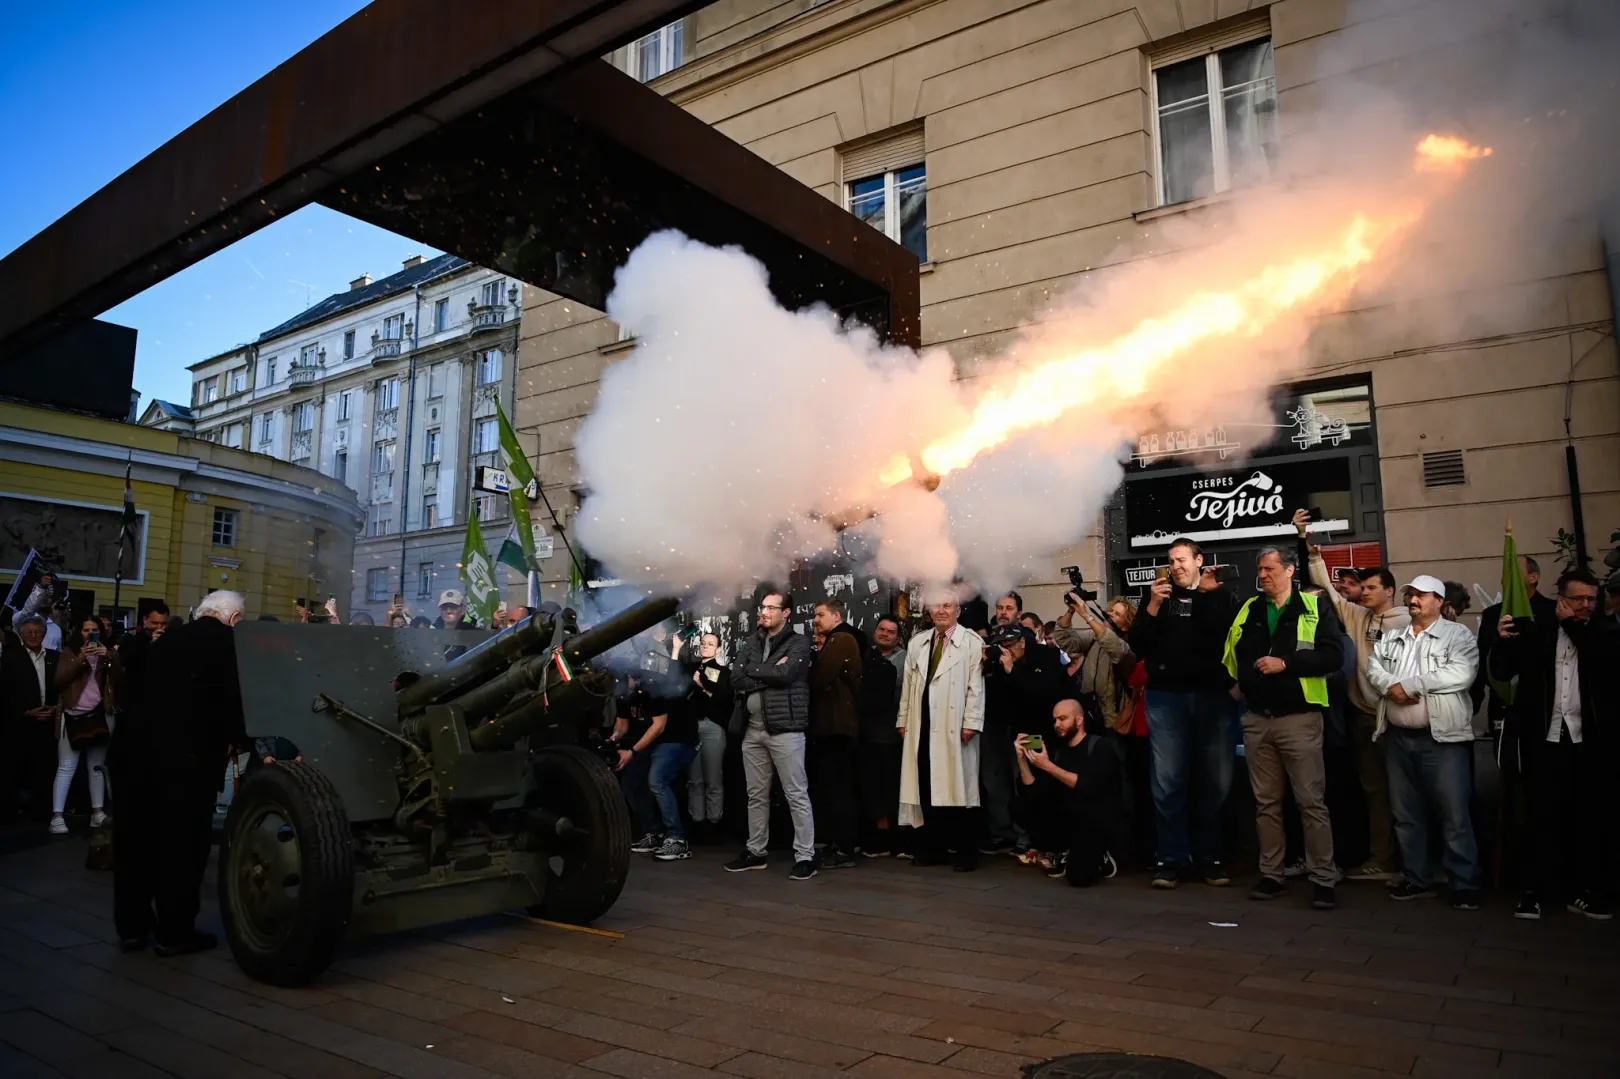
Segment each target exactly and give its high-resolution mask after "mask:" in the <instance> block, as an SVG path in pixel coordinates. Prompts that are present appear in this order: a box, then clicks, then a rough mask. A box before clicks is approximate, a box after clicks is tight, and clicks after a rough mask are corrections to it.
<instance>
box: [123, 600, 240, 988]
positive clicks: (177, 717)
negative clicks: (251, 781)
mask: <svg viewBox="0 0 1620 1079" xmlns="http://www.w3.org/2000/svg"><path fill="white" fill-rule="evenodd" d="M242 608H243V599H242V595H241V593H239V592H210V593H209V594H208V595H206V596H204V597H203V600H202V602H201V603H199V604H198V605H197V611H196V617H195V618H193V619H192V620H191V621H190V622H188V623H186V624H184V625H181V626H178V627H176V628H175V629H171V630H169V631H168V632H166V633H164V634H163V636H162V638H161V639H160V640H159V641H158V642H157V643H156V644H155V645H154V646H153V647H152V650H151V655H150V656H149V657H148V662H147V670H146V677H145V682H144V686H143V688H142V702H143V707H144V708H145V710H146V713H147V715H148V716H149V717H150V722H151V734H152V743H153V749H154V751H155V754H156V760H157V771H158V782H159V783H160V784H161V790H160V791H159V798H160V804H159V807H158V836H159V839H158V843H159V848H158V883H157V895H156V899H157V904H156V905H157V942H156V945H155V946H154V948H153V950H154V951H155V952H156V953H157V954H158V955H162V956H171V955H185V954H187V953H189V952H198V951H204V950H206V949H209V948H212V947H214V945H215V944H217V943H218V941H217V940H216V939H215V938H214V935H213V934H212V933H204V932H201V931H200V930H198V929H197V925H196V922H197V911H198V909H199V908H200V906H201V901H200V896H199V891H200V889H201V888H202V878H203V873H204V871H205V870H206V869H207V868H208V850H209V847H210V845H211V843H212V840H213V825H214V806H215V805H216V804H217V803H218V800H219V792H220V789H221V788H222V787H223V786H224V779H225V764H226V761H227V760H229V758H230V753H231V749H232V747H235V746H242V747H245V746H246V745H247V735H246V733H245V732H244V726H245V725H244V720H243V715H242V687H241V684H240V682H239V681H238V679H237V672H236V637H235V631H234V629H233V627H234V626H235V625H236V623H238V622H240V621H241V620H242Z"/></svg>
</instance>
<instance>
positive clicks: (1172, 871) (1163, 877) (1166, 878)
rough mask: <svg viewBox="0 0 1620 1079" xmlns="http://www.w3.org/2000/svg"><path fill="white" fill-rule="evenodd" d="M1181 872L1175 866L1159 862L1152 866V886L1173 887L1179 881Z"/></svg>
mask: <svg viewBox="0 0 1620 1079" xmlns="http://www.w3.org/2000/svg"><path fill="white" fill-rule="evenodd" d="M1180 878H1181V872H1180V870H1178V869H1177V868H1176V867H1175V866H1173V865H1169V864H1167V863H1165V862H1160V863H1159V864H1158V865H1156V866H1154V867H1153V882H1152V883H1153V887H1155V888H1174V887H1175V886H1176V885H1178V884H1180V883H1181V879H1180Z"/></svg>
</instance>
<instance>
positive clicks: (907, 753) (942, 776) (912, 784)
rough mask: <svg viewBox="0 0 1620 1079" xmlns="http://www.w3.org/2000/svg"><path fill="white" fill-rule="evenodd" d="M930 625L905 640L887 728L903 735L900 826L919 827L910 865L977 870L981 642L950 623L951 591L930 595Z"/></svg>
mask: <svg viewBox="0 0 1620 1079" xmlns="http://www.w3.org/2000/svg"><path fill="white" fill-rule="evenodd" d="M928 613H929V615H930V617H932V619H933V622H934V627H933V628H932V629H930V630H928V631H927V632H926V633H919V634H917V636H916V637H914V638H912V641H911V645H910V647H909V648H908V649H907V650H906V666H905V676H904V682H903V684H902V688H901V691H900V715H899V717H898V719H897V721H896V723H895V726H897V727H898V728H900V731H901V733H902V734H903V735H904V737H905V743H904V746H903V747H902V756H901V766H900V767H901V772H900V815H899V822H900V825H901V827H911V828H917V829H919V832H918V834H917V842H916V844H915V846H914V849H915V851H916V855H915V861H916V864H917V865H943V864H944V863H945V861H946V860H947V855H948V854H949V853H952V852H954V854H955V859H954V863H953V864H954V868H955V869H957V870H958V871H961V872H967V871H970V870H973V869H977V868H978V859H979V854H978V851H979V842H980V839H981V836H980V835H979V832H980V830H981V828H982V825H981V822H980V817H981V815H982V811H981V810H980V808H979V745H978V742H977V738H978V735H979V733H980V732H981V731H983V730H984V667H983V663H982V660H983V657H984V642H983V641H981V640H980V639H979V635H978V634H976V633H974V632H973V631H972V630H970V629H968V628H967V627H965V626H963V625H961V624H959V622H958V621H957V620H958V619H959V618H960V617H961V614H962V607H961V603H960V602H959V601H958V599H957V597H956V596H955V595H954V594H953V593H940V594H938V595H936V596H934V597H933V602H931V603H930V604H929V607H928Z"/></svg>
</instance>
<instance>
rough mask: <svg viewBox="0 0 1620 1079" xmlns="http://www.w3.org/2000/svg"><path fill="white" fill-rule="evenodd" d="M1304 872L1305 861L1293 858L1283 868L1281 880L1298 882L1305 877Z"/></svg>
mask: <svg viewBox="0 0 1620 1079" xmlns="http://www.w3.org/2000/svg"><path fill="white" fill-rule="evenodd" d="M1305 872H1306V870H1305V859H1303V858H1295V859H1294V860H1293V861H1291V862H1289V863H1288V864H1287V865H1285V866H1283V878H1284V879H1285V880H1298V879H1299V878H1300V877H1303V876H1304V875H1305Z"/></svg>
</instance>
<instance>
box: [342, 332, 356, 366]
mask: <svg viewBox="0 0 1620 1079" xmlns="http://www.w3.org/2000/svg"><path fill="white" fill-rule="evenodd" d="M343 358H344V359H345V360H352V359H354V331H353V330H349V331H348V332H346V333H345V334H344V335H343Z"/></svg>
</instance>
